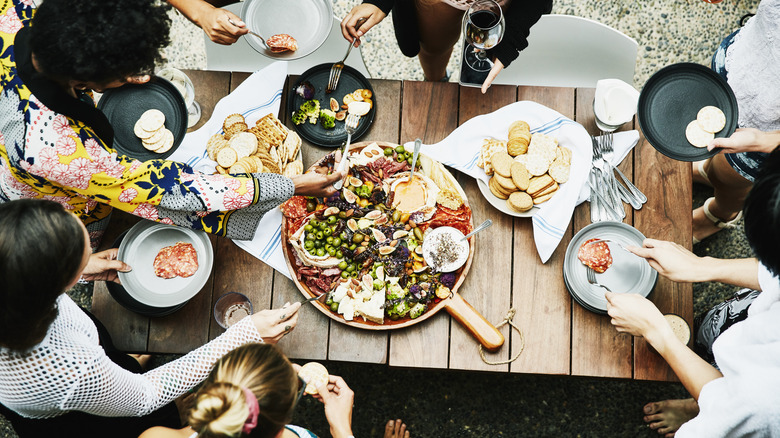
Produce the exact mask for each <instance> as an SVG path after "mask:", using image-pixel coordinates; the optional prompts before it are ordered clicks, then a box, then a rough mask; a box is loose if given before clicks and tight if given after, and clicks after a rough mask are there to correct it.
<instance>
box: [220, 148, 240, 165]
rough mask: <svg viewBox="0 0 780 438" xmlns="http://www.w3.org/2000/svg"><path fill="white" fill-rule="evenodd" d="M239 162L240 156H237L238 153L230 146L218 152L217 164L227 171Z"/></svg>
mask: <svg viewBox="0 0 780 438" xmlns="http://www.w3.org/2000/svg"><path fill="white" fill-rule="evenodd" d="M237 160H238V155H237V154H236V151H235V150H234V149H233V148H231V147H230V146H226V147H224V148H222V149H220V150H219V152H217V163H218V164H219V165H220V166H222V167H224V168H226V169H227V168H229V167H230V166H232V165H234V164H236V161H237Z"/></svg>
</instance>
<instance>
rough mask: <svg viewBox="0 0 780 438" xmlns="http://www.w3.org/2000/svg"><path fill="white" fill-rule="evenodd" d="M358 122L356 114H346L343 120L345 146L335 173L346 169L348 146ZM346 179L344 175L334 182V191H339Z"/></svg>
mask: <svg viewBox="0 0 780 438" xmlns="http://www.w3.org/2000/svg"><path fill="white" fill-rule="evenodd" d="M359 122H360V116H358V115H356V114H348V115H347V119H346V120H344V130H345V131H347V144H346V146H344V153H343V154H342V155H341V161H339V167H338V168H336V171H344V170H346V169H347V158H348V157H349V155H348V154H349V144H350V143H351V142H352V134H354V133H355V130H356V129H357V127H358V123H359ZM346 178H347V175H344V178H342V179H340V180H338V181H336V182H335V183H333V188H334V189H336V190H341V188H342V187H344V180H345V179H346Z"/></svg>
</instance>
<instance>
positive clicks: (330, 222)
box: [328, 215, 339, 225]
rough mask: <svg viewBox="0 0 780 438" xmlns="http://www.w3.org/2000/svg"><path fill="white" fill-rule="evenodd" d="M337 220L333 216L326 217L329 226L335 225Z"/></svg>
mask: <svg viewBox="0 0 780 438" xmlns="http://www.w3.org/2000/svg"><path fill="white" fill-rule="evenodd" d="M337 220H339V218H338V217H336V216H335V215H332V216H328V223H329V224H331V225H333V224H335V223H336V221H337Z"/></svg>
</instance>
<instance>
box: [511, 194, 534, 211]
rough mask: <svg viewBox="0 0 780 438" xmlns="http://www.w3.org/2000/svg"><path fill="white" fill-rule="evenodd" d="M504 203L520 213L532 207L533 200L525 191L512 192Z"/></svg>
mask: <svg viewBox="0 0 780 438" xmlns="http://www.w3.org/2000/svg"><path fill="white" fill-rule="evenodd" d="M506 205H507V206H509V208H510V209H512V210H514V211H516V212H519V213H522V212H524V211H528V210H530V209H531V208H533V206H534V200H533V199H532V198H531V196H530V195H529V194H528V193H526V192H514V193H512V194H511V195H509V198H507V200H506Z"/></svg>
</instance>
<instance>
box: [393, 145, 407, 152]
mask: <svg viewBox="0 0 780 438" xmlns="http://www.w3.org/2000/svg"><path fill="white" fill-rule="evenodd" d="M395 151H396V152H398V153H399V154H403V153H404V152H406V148H404V145H402V144H401V145H398V146H396V147H395Z"/></svg>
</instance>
